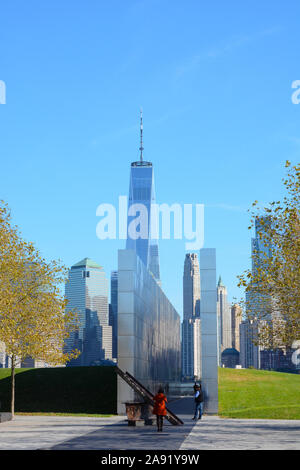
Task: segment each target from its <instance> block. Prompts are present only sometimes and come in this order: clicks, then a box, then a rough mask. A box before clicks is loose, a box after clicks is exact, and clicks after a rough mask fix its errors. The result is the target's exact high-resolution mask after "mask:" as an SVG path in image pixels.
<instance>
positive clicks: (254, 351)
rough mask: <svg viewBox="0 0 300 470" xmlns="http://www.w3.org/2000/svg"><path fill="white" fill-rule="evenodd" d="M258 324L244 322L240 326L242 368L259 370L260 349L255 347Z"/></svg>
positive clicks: (249, 321) (250, 321)
mask: <svg viewBox="0 0 300 470" xmlns="http://www.w3.org/2000/svg"><path fill="white" fill-rule="evenodd" d="M257 333H258V323H257V322H255V321H252V320H244V321H242V322H241V324H240V364H241V366H242V367H243V368H249V367H254V368H255V369H260V347H259V346H258V345H257V343H256V340H257Z"/></svg>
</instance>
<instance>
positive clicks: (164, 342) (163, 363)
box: [118, 250, 180, 414]
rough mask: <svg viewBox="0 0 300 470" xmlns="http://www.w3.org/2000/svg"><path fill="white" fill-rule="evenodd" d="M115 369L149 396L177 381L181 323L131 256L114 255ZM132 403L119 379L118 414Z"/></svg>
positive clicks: (130, 394)
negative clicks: (116, 284)
mask: <svg viewBox="0 0 300 470" xmlns="http://www.w3.org/2000/svg"><path fill="white" fill-rule="evenodd" d="M118 366H119V367H120V369H122V370H124V371H128V372H129V373H131V374H132V375H134V377H135V378H136V379H137V380H139V381H140V382H141V383H142V384H143V385H144V386H145V387H146V388H148V389H150V390H151V391H152V392H156V391H157V387H158V386H159V385H163V386H165V385H166V384H167V383H169V382H171V381H177V380H179V378H180V317H179V315H178V313H177V312H176V310H175V309H174V307H173V305H172V304H171V303H170V301H169V300H168V298H167V297H166V295H165V294H164V292H163V291H162V289H161V287H160V285H159V284H158V282H157V281H156V280H155V278H154V277H153V275H152V274H151V273H150V272H149V271H148V270H147V269H146V267H145V265H144V264H143V263H142V261H141V260H140V259H139V258H138V257H137V256H136V254H135V252H134V251H133V250H119V253H118ZM134 399H135V396H134V392H133V391H132V390H131V389H130V387H129V386H128V385H127V384H126V383H125V382H124V381H123V380H122V379H120V378H119V377H118V413H119V414H124V413H125V406H124V402H126V401H131V400H134Z"/></svg>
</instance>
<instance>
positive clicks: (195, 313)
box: [181, 253, 201, 378]
mask: <svg viewBox="0 0 300 470" xmlns="http://www.w3.org/2000/svg"><path fill="white" fill-rule="evenodd" d="M181 363H182V375H183V377H189V378H193V377H195V376H197V377H198V378H199V377H200V375H201V322H200V271H199V260H198V256H197V254H196V253H187V254H186V256H185V261H184V271H183V322H182V350H181Z"/></svg>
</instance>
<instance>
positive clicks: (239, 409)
mask: <svg viewBox="0 0 300 470" xmlns="http://www.w3.org/2000/svg"><path fill="white" fill-rule="evenodd" d="M219 416H221V417H223V418H225V417H226V418H241V419H242V418H257V419H260V418H261V419H300V375H298V374H288V373H282V372H271V371H264V370H255V369H241V370H239V369H226V368H220V369H219Z"/></svg>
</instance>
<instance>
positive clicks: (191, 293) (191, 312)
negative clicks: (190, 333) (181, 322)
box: [183, 253, 200, 320]
mask: <svg viewBox="0 0 300 470" xmlns="http://www.w3.org/2000/svg"><path fill="white" fill-rule="evenodd" d="M199 316H200V271H199V260H198V256H197V253H187V254H186V255H185V261H184V271H183V318H184V319H185V320H188V319H190V318H193V317H199Z"/></svg>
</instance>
